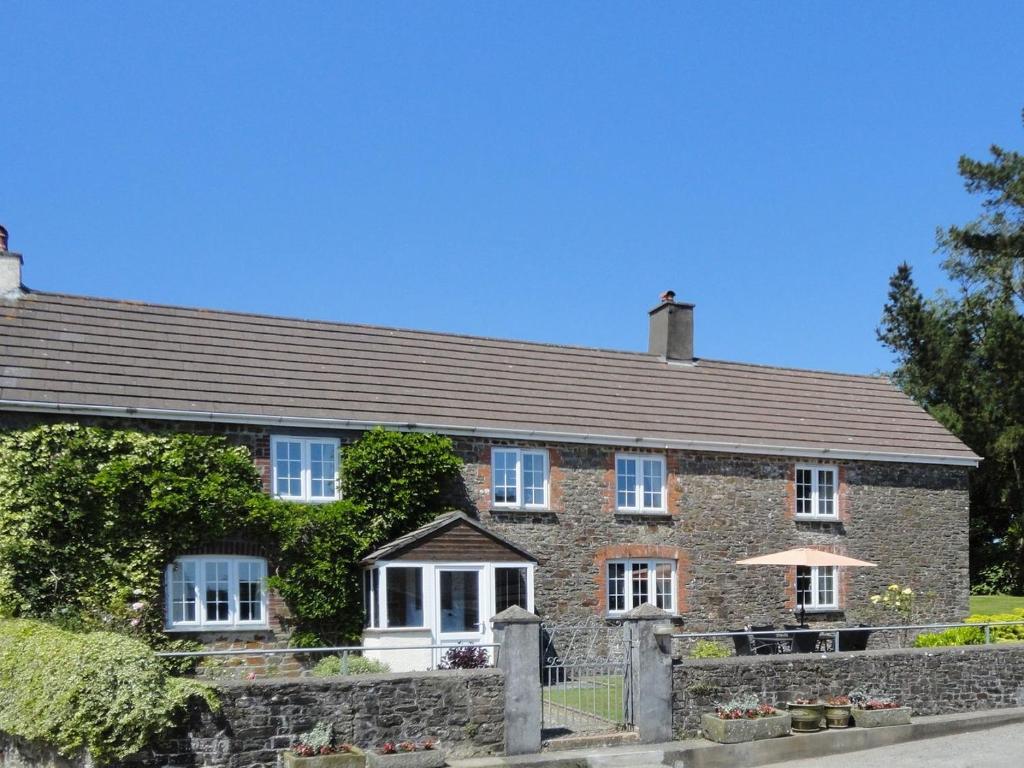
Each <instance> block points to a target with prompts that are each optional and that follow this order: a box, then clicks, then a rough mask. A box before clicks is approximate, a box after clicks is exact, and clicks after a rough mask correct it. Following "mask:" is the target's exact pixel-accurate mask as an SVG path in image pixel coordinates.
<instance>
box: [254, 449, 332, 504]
mask: <svg viewBox="0 0 1024 768" xmlns="http://www.w3.org/2000/svg"><path fill="white" fill-rule="evenodd" d="M338 448H339V444H338V441H337V440H336V439H332V438H308V437H273V438H271V441H270V453H271V457H272V462H273V488H274V495H275V496H277V497H278V498H279V499H287V500H289V501H333V500H334V499H336V498H338Z"/></svg>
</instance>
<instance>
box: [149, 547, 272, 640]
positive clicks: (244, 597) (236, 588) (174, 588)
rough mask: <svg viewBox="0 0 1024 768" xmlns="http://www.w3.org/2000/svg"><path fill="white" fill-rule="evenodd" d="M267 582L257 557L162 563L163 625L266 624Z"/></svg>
mask: <svg viewBox="0 0 1024 768" xmlns="http://www.w3.org/2000/svg"><path fill="white" fill-rule="evenodd" d="M266 580H267V563H266V561H265V560H263V559H262V558H257V557H216V556H205V557H180V558H178V559H177V560H175V561H174V562H173V563H171V564H170V565H169V566H167V574H166V581H165V589H166V594H167V614H166V616H167V622H166V623H167V628H168V629H193V630H203V629H220V628H224V627H252V628H261V627H266V626H267V589H266Z"/></svg>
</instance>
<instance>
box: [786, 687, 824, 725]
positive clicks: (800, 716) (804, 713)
mask: <svg viewBox="0 0 1024 768" xmlns="http://www.w3.org/2000/svg"><path fill="white" fill-rule="evenodd" d="M786 708H787V709H788V710H789V714H790V715H792V717H793V733H814V732H815V731H820V730H821V719H822V717H823V716H824V709H825V705H824V704H822V703H821V702H820V701H818V699H817V698H815V697H813V696H797V697H796V698H794V699H793V700H792V701H790V702H788V703H787V704H786Z"/></svg>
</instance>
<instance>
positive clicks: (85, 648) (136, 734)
mask: <svg viewBox="0 0 1024 768" xmlns="http://www.w3.org/2000/svg"><path fill="white" fill-rule="evenodd" d="M192 696H200V697H202V698H203V699H204V700H205V701H206V702H207V704H208V705H210V706H211V708H214V709H216V708H218V707H219V702H218V701H217V699H216V697H215V695H214V693H213V692H212V691H211V690H210V689H209V688H207V687H206V686H203V685H202V684H200V683H197V682H196V681H194V680H184V679H181V678H173V677H169V676H168V675H167V673H166V671H165V669H164V666H163V665H162V664H161V663H160V660H159V659H158V658H157V657H156V655H155V654H154V653H153V651H152V650H151V649H150V648H148V647H147V646H146V645H145V644H144V643H142V642H140V641H138V640H134V639H132V638H129V637H125V636H123V635H118V634H114V633H112V632H92V633H89V634H77V633H72V632H67V631H64V630H61V629H58V628H56V627H53V626H51V625H48V624H45V623H43V622H40V621H31V620H17V619H8V620H0V731H6V732H7V733H10V734H14V735H16V736H21V737H23V738H25V739H30V740H33V741H41V742H45V743H47V744H50V745H52V746H53V747H55V748H56V749H57V750H58V751H59V752H60V753H61V754H63V755H66V756H69V757H70V756H73V755H75V754H76V753H77V752H79V751H80V750H82V749H88V750H89V752H90V753H91V755H92V757H93V759H94V760H96V761H97V762H99V763H106V762H110V761H112V760H118V759H122V758H124V757H127V756H128V755H131V754H133V753H135V752H138V751H139V750H140V749H142V748H143V747H145V746H146V745H147V744H148V743H150V741H151V740H152V739H153V737H154V736H157V735H158V734H160V733H161V732H163V731H165V730H166V729H167V728H169V727H171V726H173V725H174V717H175V715H176V713H178V712H179V711H180V710H181V709H182V708H183V707H184V706H185V704H186V703H187V702H188V700H189V698H191V697H192Z"/></svg>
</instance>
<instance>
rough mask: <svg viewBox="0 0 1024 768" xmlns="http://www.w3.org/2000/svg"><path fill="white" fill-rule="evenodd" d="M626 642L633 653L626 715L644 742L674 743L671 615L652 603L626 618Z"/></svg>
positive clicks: (626, 688)
mask: <svg viewBox="0 0 1024 768" xmlns="http://www.w3.org/2000/svg"><path fill="white" fill-rule="evenodd" d="M622 631H623V639H624V640H625V641H626V642H627V652H628V653H629V654H630V656H629V659H630V665H629V672H630V674H628V675H626V680H625V685H624V687H623V694H624V696H625V697H626V701H625V705H626V714H627V716H629V717H630V719H631V720H632V723H633V725H634V727H635V728H636V729H637V731H638V732H639V734H640V741H642V742H647V743H653V742H660V741H671V740H672V625H671V624H670V623H669V614H667V613H665V611H663V610H661V609H660V608H655V607H654V606H653V605H651V604H650V603H644V604H643V605H641V606H638V607H636V608H634V609H633V610H631V611H629V612H628V613H627V614H626V615H625V616H624V621H623V625H622Z"/></svg>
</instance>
